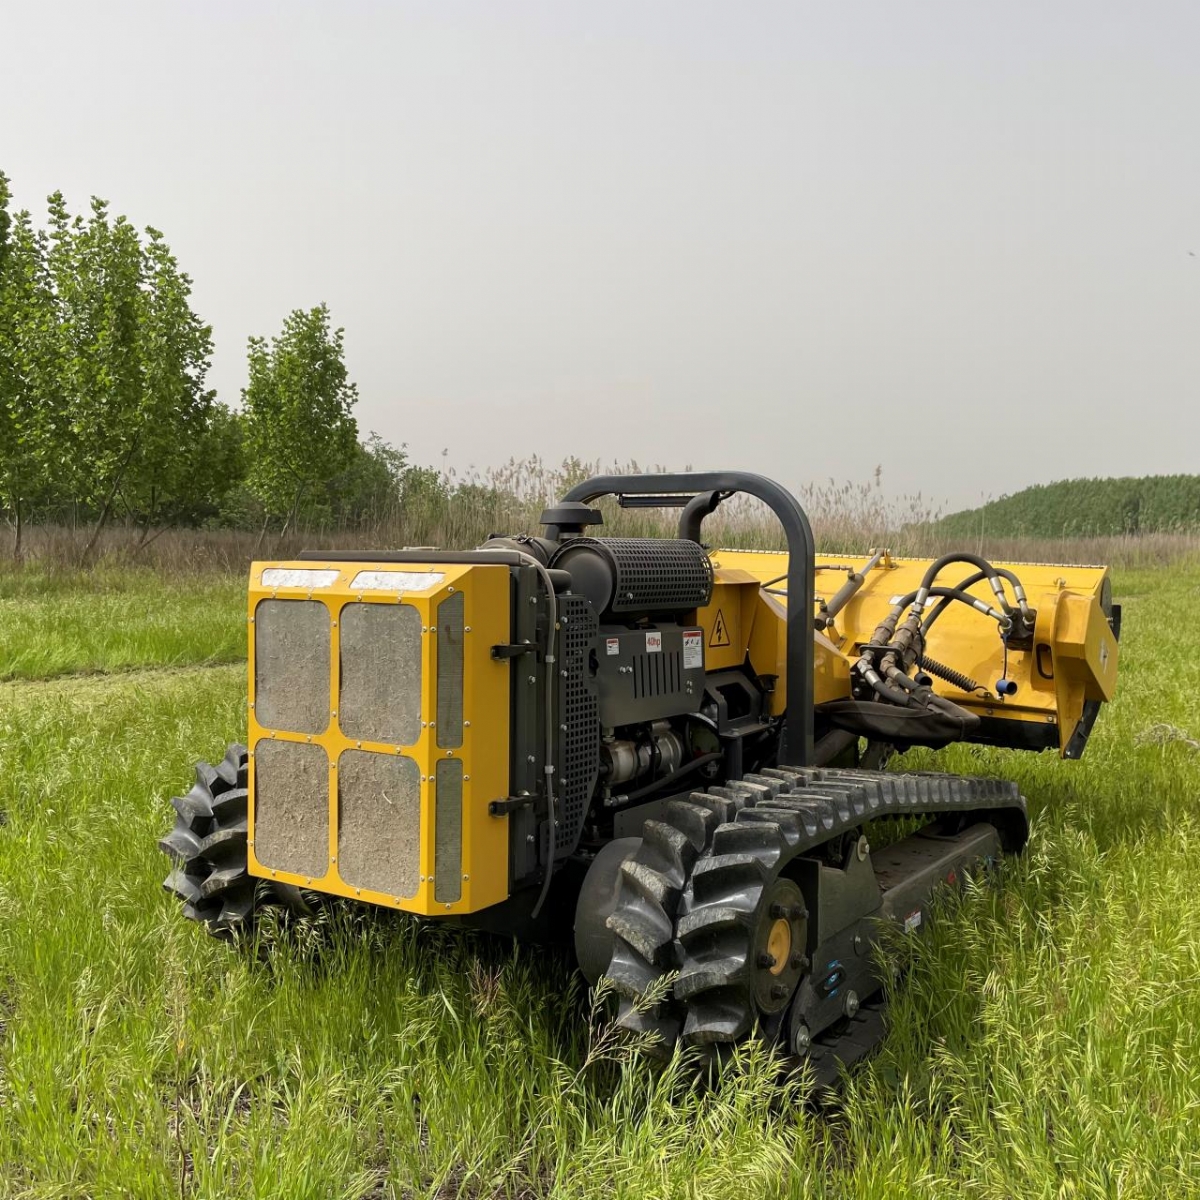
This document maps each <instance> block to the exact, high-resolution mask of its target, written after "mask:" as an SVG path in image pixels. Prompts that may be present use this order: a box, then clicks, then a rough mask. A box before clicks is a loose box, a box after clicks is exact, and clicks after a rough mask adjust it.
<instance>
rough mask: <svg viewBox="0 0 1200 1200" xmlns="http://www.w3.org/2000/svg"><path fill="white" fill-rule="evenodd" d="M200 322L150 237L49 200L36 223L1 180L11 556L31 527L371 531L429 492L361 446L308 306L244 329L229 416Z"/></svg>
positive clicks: (120, 220)
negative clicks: (258, 330) (257, 332)
mask: <svg viewBox="0 0 1200 1200" xmlns="http://www.w3.org/2000/svg"><path fill="white" fill-rule="evenodd" d="M212 353H213V339H212V328H211V326H209V325H208V324H206V323H205V322H204V321H203V320H202V319H201V317H200V316H199V315H198V314H197V313H196V311H195V309H194V307H193V304H192V280H191V278H190V277H189V276H188V274H187V273H186V272H185V271H183V270H182V269H181V267H180V265H179V263H178V261H177V259H176V258H175V255H174V254H173V253H172V252H171V249H170V247H169V246H168V244H167V242H166V240H165V239H164V237H163V234H162V233H161V232H160V231H159V230H157V229H155V228H153V227H149V226H148V227H146V228H145V229H140V230H139V229H137V228H135V227H134V226H133V225H132V224H131V223H130V222H129V221H128V220H127V219H126V218H125V217H123V216H114V215H113V214H112V212H111V210H110V207H109V205H108V204H107V203H106V202H105V201H103V200H100V199H97V198H93V199H92V201H91V203H90V206H89V208H88V211H87V212H86V213H83V214H72V213H71V212H70V211H69V210H68V208H67V204H66V201H65V200H64V198H63V196H62V194H61V193H60V192H55V193H54V194H53V195H51V196H50V197H49V199H48V201H47V212H46V217H45V221H44V223H40V224H39V223H38V222H36V221H35V220H34V217H33V215H32V214H31V213H30V212H29V211H28V210H27V209H21V210H16V211H14V207H13V202H12V191H11V187H10V183H9V180H8V178H7V177H6V176H5V175H4V174H3V173H0V510H2V511H3V513H4V516H5V518H6V519H7V521H8V522H9V525H10V526H11V529H12V541H11V547H12V552H13V554H14V556H15V557H17V558H20V557H21V554H22V547H23V539H24V535H25V530H26V528H27V526H28V525H29V523H30V522H31V521H38V522H43V523H50V522H53V523H66V522H69V523H71V524H73V525H75V526H76V527H82V528H84V529H85V530H86V531H87V533H86V537H85V538H84V539H83V548H82V551H81V554H82V557H83V558H85V559H86V558H87V557H89V556H90V555H91V553H92V552H93V550H94V548H95V546H96V543H97V540H98V539H99V537H100V534H101V532H102V531H103V529H104V527H105V526H106V525H107V524H109V523H110V522H113V521H120V522H123V523H125V524H128V525H132V526H135V527H136V528H138V529H139V530H140V542H141V543H144V542H148V541H149V540H151V539H152V538H153V537H154V536H156V533H157V531H160V530H162V529H164V528H167V527H171V526H181V525H182V526H202V525H208V526H212V525H217V526H222V525H224V526H237V527H258V528H259V529H260V530H262V531H264V532H265V531H266V530H268V529H269V528H275V529H278V530H279V531H281V532H286V531H287V530H288V529H289V528H292V527H294V526H295V525H296V523H297V522H301V521H302V522H304V523H305V524H306V526H308V527H313V526H318V527H322V528H327V527H330V526H337V527H348V526H354V525H362V524H368V523H374V522H377V521H379V520H381V519H383V518H384V517H385V516H386V515H388V513H390V512H392V511H394V510H395V508H396V507H397V506H398V505H399V504H400V503H402V500H403V496H404V493H405V491H406V490H407V491H409V492H412V491H414V490H417V491H420V492H422V493H423V494H428V493H430V492H437V491H438V489H439V488H444V484H442V482H441V479H440V476H439V475H438V473H437V472H436V471H433V470H430V469H423V468H420V467H414V466H413V465H412V464H410V463H409V462H408V459H407V456H406V454H405V452H404V450H403V448H402V447H396V446H393V445H391V444H389V443H388V442H386V441H385V440H383V439H382V438H380V437H378V436H377V435H375V434H371V435H370V436H368V437H366V438H363V437H361V436H360V431H359V428H358V423H357V421H356V419H355V417H354V413H353V409H354V406H355V402H356V400H357V390H356V388H355V385H354V384H353V383H352V382H351V380H350V378H349V376H348V373H347V369H346V364H345V353H344V346H343V331H342V330H341V329H338V328H334V327H333V325H332V321H331V318H330V314H329V310H328V309H327V308H326V306H325V305H323V304H322V305H318V306H317V307H315V308H311V309H296V310H295V311H293V312H291V313H290V314H288V316H287V317H286V318H285V319H284V322H283V326H282V329H281V330H280V331H279V332H278V333H277V334H276V335H274V336H272V337H270V338H269V339H268V338H265V337H253V338H251V339H250V341H249V346H248V354H247V374H246V386H245V387H244V389H243V390H242V394H241V402H240V404H239V405H238V407H236V408H234V407H231V406H230V405H228V404H225V403H224V402H222V401H221V400H219V399H218V398H217V396H216V393H215V392H214V390H213V389H212V388H211V387H210V386H209V385H208V382H207V380H208V373H209V369H210V364H211V359H212Z"/></svg>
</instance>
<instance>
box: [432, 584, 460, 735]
mask: <svg viewBox="0 0 1200 1200" xmlns="http://www.w3.org/2000/svg"><path fill="white" fill-rule="evenodd" d="M435 611H436V613H437V744H438V745H439V746H440V747H441V748H442V749H454V750H456V749H458V747H459V746H461V745H462V743H463V594H462V592H456V593H455V594H454V595H453V596H448V597H447V598H446V599H445V600H443V601H442V602H441V604H439V605H438V606H437V609H436V610H435Z"/></svg>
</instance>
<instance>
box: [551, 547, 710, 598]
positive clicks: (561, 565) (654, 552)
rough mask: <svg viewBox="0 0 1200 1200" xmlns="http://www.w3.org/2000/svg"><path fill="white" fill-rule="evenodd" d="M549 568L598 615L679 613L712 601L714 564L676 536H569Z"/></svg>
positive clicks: (706, 556)
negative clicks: (563, 574)
mask: <svg viewBox="0 0 1200 1200" xmlns="http://www.w3.org/2000/svg"><path fill="white" fill-rule="evenodd" d="M550 566H551V567H553V568H555V569H557V570H561V571H567V572H568V573H569V574H570V576H571V591H572V592H575V593H577V594H579V595H582V596H586V597H587V598H588V599H589V600H590V601H591V602H592V607H593V608H594V609H595V610H596V612H597V614H598V615H600V616H603V615H604V614H605V613H648V612H680V611H682V610H684V609H690V608H700V607H703V606H704V605H705V604H707V603H708V602H709V600H710V599H711V598H712V587H713V571H712V563H711V562H710V561H709V558H708V555H707V554H706V553H705V551H704V548H703V547H702V546H700V545H698V544H697V543H696V542H692V541H687V540H683V539H676V538H583V537H580V538H571V540H570V541H567V542H564V543H563V545H562V546H560V547H559V549H558V550H557V552H556V553H555V555H554V557H553V558H552V559H551V560H550Z"/></svg>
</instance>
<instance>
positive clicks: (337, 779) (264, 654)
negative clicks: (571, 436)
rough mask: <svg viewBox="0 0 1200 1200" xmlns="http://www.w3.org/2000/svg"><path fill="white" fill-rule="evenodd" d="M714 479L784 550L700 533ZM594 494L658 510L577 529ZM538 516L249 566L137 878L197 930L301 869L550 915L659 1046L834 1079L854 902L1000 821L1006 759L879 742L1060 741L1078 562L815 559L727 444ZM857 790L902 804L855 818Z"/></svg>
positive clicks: (988, 854)
mask: <svg viewBox="0 0 1200 1200" xmlns="http://www.w3.org/2000/svg"><path fill="white" fill-rule="evenodd" d="M739 492H740V493H747V494H749V495H751V496H754V497H757V498H758V499H759V500H761V501H763V502H765V504H766V505H768V506H769V507H770V508H771V509H772V510H773V511H774V513H775V515H776V516H777V517H778V518H779V520H780V522H781V524H782V526H783V530H784V533H785V534H786V538H787V545H788V552H787V553H786V554H779V553H761V552H748V551H734V550H710V549H708V548H706V546H705V545H704V544H703V542H702V524H703V521H704V518H705V517H706V516H707V515H708V514H710V513H712V512H713V511H714V510H715V509H716V508H717V507H718V506H719V505H720V504H721V503H722V502H723V501H724V500H726V499H727V498H728V497H730V496H732V495H734V494H736V493H739ZM605 496H615V497H617V498H618V500H619V502H620V503H621V504H622V505H624V506H629V507H660V508H661V507H677V508H679V509H681V510H682V511H681V515H680V524H679V536H678V537H677V538H673V539H672V538H663V539H656V538H606V537H604V536H603V535H602V534H603V530H602V521H601V515H600V512H599V511H598V510H597V509H595V508H593V507H591V505H592V504H593V502H595V501H597V500H598V499H600V498H602V497H605ZM543 524H544V529H543V531H542V533H541V535H540V536H525V535H522V536H514V537H497V538H493V539H491V540H490V541H488V542H487V543H486V544H485V545H483V546H481V547H480V548H479V549H477V550H472V551H466V552H440V551H432V550H425V549H422V550H416V551H403V552H399V553H393V554H381V555H375V556H372V555H356V556H354V557H352V558H347V559H342V558H338V557H336V556H332V557H331V556H328V555H312V556H302V558H301V559H299V560H296V561H290V562H264V563H255V564H254V565H253V567H252V569H251V577H250V597H249V612H248V629H249V659H250V671H249V697H248V701H249V731H248V739H247V746H241V745H236V746H233V747H231V748H230V750H229V752H228V754H227V755H226V757H225V760H224V761H223V762H221V763H220V764H218V765H217V766H215V767H213V766H208V765H206V764H201V765H200V766H199V767H198V768H197V782H196V784H195V786H194V787H193V788H192V790H191V791H190V792H189V793H188V794H187V795H186V796H182V797H179V798H177V799H175V800H174V801H173V804H174V807H175V810H176V814H177V819H176V823H175V827H174V829H173V830H172V831H171V832H170V833H169V834H168V835H167V836H166V837H165V838H164V839H163V841H162V842H161V846H162V848H163V849H164V850H165V851H166V852H167V853H168V854H169V855H170V856H171V857H172V859H173V860H174V864H175V865H174V870H173V871H172V872H171V874H170V876H169V877H168V879H167V881H166V886H167V888H168V889H169V890H170V891H172V892H174V893H176V894H177V895H178V896H179V897H180V898H181V900H182V901H183V905H184V912H185V914H186V915H187V916H188V917H190V918H191V919H193V920H196V921H198V922H200V923H202V924H203V925H205V926H206V927H207V928H208V929H209V931H210V932H212V933H214V934H216V935H218V936H222V937H233V936H234V935H236V934H237V933H238V931H240V930H245V929H248V928H249V927H250V926H251V925H252V922H253V920H254V917H255V913H256V912H257V911H258V909H259V908H260V907H261V906H262V905H264V904H280V905H283V906H285V907H287V908H289V909H292V910H295V911H300V912H306V911H309V910H310V909H311V908H312V907H313V906H314V905H315V904H317V903H319V902H320V901H321V900H322V899H323V898H326V897H343V898H345V899H346V900H349V901H358V902H362V903H367V904H374V905H382V906H384V907H385V908H390V909H399V910H402V911H404V912H408V913H413V914H417V915H419V916H422V917H426V918H430V919H440V920H450V921H457V922H459V923H465V924H471V925H474V926H478V927H483V928H487V929H491V930H495V931H501V932H504V931H507V932H510V933H512V934H514V935H516V936H519V937H530V938H536V937H539V936H543V935H545V934H546V933H547V932H548V931H550V930H552V928H553V926H554V925H555V922H556V920H561V918H562V916H563V914H566V915H567V918H568V922H569V919H570V917H571V915H573V917H574V942H575V948H576V953H577V956H578V960H579V965H580V967H581V969H582V970H583V972H584V974H585V975H586V976H587V977H588V979H589V980H591V981H592V982H593V983H594V982H596V981H597V980H598V979H599V978H600V977H601V976H602V975H606V976H608V977H610V978H611V979H612V981H613V982H614V984H615V990H616V992H617V994H618V995H619V997H620V1010H619V1015H618V1018H617V1019H618V1020H619V1021H620V1022H621V1023H622V1024H623V1025H625V1026H627V1027H628V1028H630V1029H631V1030H635V1031H643V1032H649V1033H652V1034H655V1035H657V1036H656V1037H653V1038H649V1039H646V1040H647V1041H651V1042H653V1043H654V1044H655V1045H656V1046H657V1048H658V1049H659V1051H660V1052H670V1051H671V1049H672V1048H673V1047H674V1046H675V1045H676V1043H678V1042H679V1041H682V1042H683V1043H684V1044H686V1045H689V1046H692V1047H696V1048H698V1053H699V1054H700V1056H701V1057H702V1058H703V1057H719V1055H720V1053H721V1050H722V1048H723V1047H728V1046H730V1045H732V1044H735V1043H737V1042H739V1041H741V1040H742V1039H745V1038H748V1037H752V1036H757V1037H762V1038H766V1039H769V1040H770V1041H772V1042H776V1043H778V1044H780V1046H781V1047H782V1048H783V1050H784V1052H785V1053H786V1054H789V1055H794V1056H796V1057H797V1058H798V1059H806V1060H808V1061H809V1062H811V1064H812V1066H813V1068H814V1071H815V1072H816V1074H817V1076H818V1078H826V1079H829V1078H832V1076H833V1074H835V1073H836V1069H837V1066H838V1064H840V1063H849V1062H851V1061H853V1060H854V1059H856V1058H857V1057H860V1056H861V1055H862V1054H863V1053H864V1052H866V1051H867V1050H868V1049H870V1047H871V1045H872V1044H873V1043H874V1042H875V1041H876V1040H877V1039H878V1037H879V1034H880V1019H879V1001H878V998H879V996H880V994H881V989H882V985H883V979H882V978H881V966H880V963H879V958H878V956H877V955H876V954H875V953H873V950H874V948H875V946H876V943H877V941H878V939H879V938H880V936H881V929H882V927H883V925H884V924H886V923H889V922H890V923H893V924H895V925H898V926H900V927H902V928H905V929H907V930H910V931H917V930H919V929H920V928H921V927H922V925H923V924H924V923H925V922H926V920H927V906H928V903H929V900H930V897H931V895H932V894H933V892H934V891H935V889H936V888H937V887H939V886H944V885H945V884H946V883H951V884H953V883H954V882H955V881H956V880H958V879H960V878H961V877H963V876H964V874H967V873H969V872H970V871H972V870H974V869H976V868H977V867H978V866H979V865H980V864H987V863H989V862H992V861H994V860H996V859H998V858H999V857H1000V855H1001V854H1003V853H1016V852H1019V851H1020V850H1021V848H1022V846H1023V845H1024V842H1025V839H1026V836H1027V830H1028V825H1027V819H1026V811H1025V800H1024V799H1023V798H1022V796H1021V795H1020V794H1019V792H1018V790H1017V788H1016V786H1015V785H1014V784H1013V783H1011V782H1006V781H1001V780H994V779H981V778H974V777H959V776H954V775H946V774H930V773H923V772H922V773H913V772H907V773H906V772H904V771H903V769H902V768H901V769H900V770H896V769H892V770H887V771H884V770H883V769H882V767H883V764H884V761H885V759H886V758H887V757H888V755H889V754H891V753H892V752H894V751H903V750H905V749H908V748H909V747H913V746H931V747H941V746H946V745H949V744H951V743H953V742H959V741H964V742H975V743H982V744H987V745H993V746H1006V747H1011V748H1015V749H1024V750H1053V751H1056V752H1057V753H1058V754H1060V755H1061V756H1062V757H1064V758H1078V757H1079V756H1080V755H1081V754H1082V753H1083V750H1084V747H1085V746H1086V744H1087V740H1088V736H1089V734H1090V732H1091V729H1092V725H1093V723H1094V721H1095V719H1096V715H1097V713H1098V711H1099V708H1100V705H1101V704H1102V703H1103V702H1104V701H1106V700H1109V699H1111V697H1112V695H1113V690H1114V686H1115V682H1116V672H1117V639H1118V637H1119V633H1120V610H1119V608H1117V607H1115V606H1114V605H1113V603H1112V598H1111V587H1110V583H1109V577H1108V572H1107V570H1106V569H1105V568H1103V567H1075V566H1054V565H1042V564H1038V565H1032V564H1019V565H1018V564H1004V565H1001V564H993V563H990V562H987V561H986V560H984V559H982V558H980V557H978V556H976V555H972V554H949V555H945V556H944V557H942V558H939V559H937V560H936V561H925V560H920V561H918V560H914V559H904V558H898V557H894V556H892V555H891V554H889V553H888V552H887V551H884V550H880V551H878V552H876V553H873V554H871V555H869V556H862V557H854V556H843V555H838V556H834V557H827V556H817V555H815V554H814V550H813V540H812V534H811V532H810V529H809V525H808V522H807V520H806V518H805V516H804V513H803V511H802V510H801V508H800V506H799V505H798V504H797V502H796V500H795V499H794V498H793V497H792V496H791V495H790V494H789V493H788V492H786V491H785V490H784V489H783V488H781V487H779V486H778V485H777V484H775V483H772V482H771V481H769V480H767V479H764V478H762V477H760V476H757V475H748V474H741V473H737V472H724V473H712V474H685V475H653V476H640V475H639V476H628V477H623V476H609V477H601V478H596V479H592V480H589V481H588V482H586V483H583V484H580V485H579V486H578V487H576V488H574V489H573V490H572V491H571V492H570V493H569V494H568V495H567V496H566V497H565V498H564V500H563V501H562V502H561V503H560V504H559V505H558V506H557V507H555V508H552V509H550V510H549V511H547V512H546V513H545V514H544V516H543ZM902 761H903V760H902V759H898V760H896V761H895V762H893V764H892V766H893V768H895V767H896V765H897V764H898V763H902ZM913 818H919V820H913ZM887 819H904V820H906V822H907V823H906V824H905V826H904V827H903V828H905V829H910V828H911V829H915V830H916V832H914V833H911V834H909V835H908V836H906V837H903V838H900V839H899V840H897V839H896V838H894V837H892V838H890V839H888V838H880V839H878V840H880V841H881V842H887V844H886V847H885V848H884V849H882V850H878V851H876V850H873V849H872V848H871V845H870V841H869V836H870V834H871V833H872V831H873V830H876V829H879V828H880V826H879V825H878V824H877V823H878V822H881V821H884V820H887ZM647 997H652V998H655V1000H656V1002H654V1003H650V1002H648V1000H647Z"/></svg>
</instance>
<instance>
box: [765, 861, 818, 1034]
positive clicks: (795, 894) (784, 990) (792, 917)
mask: <svg viewBox="0 0 1200 1200" xmlns="http://www.w3.org/2000/svg"><path fill="white" fill-rule="evenodd" d="M807 934H808V912H807V910H806V909H805V907H804V897H803V896H802V895H801V893H800V889H799V887H797V886H796V884H795V883H793V882H792V880H790V879H776V880H774V881H773V882H772V883H771V884H770V886H769V887H767V888H765V889H764V890H763V894H762V899H761V900H760V901H759V905H758V912H757V914H756V928H755V936H754V947H755V963H756V968H757V969H756V970H755V973H754V998H755V1002H756V1003H757V1005H758V1009H759V1011H760V1012H762V1013H766V1014H768V1015H770V1014H774V1013H778V1012H780V1011H782V1010H783V1009H784V1008H785V1007H786V1006H787V1003H788V1001H789V1000H791V998H792V994H793V993H794V992H795V990H796V987H797V985H798V984H799V983H800V979H801V977H802V976H803V974H804V969H805V967H806V966H807V965H808V960H807V958H806V957H805V955H804V947H805V945H806V941H807Z"/></svg>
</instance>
